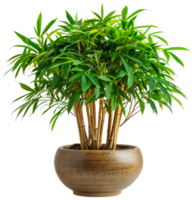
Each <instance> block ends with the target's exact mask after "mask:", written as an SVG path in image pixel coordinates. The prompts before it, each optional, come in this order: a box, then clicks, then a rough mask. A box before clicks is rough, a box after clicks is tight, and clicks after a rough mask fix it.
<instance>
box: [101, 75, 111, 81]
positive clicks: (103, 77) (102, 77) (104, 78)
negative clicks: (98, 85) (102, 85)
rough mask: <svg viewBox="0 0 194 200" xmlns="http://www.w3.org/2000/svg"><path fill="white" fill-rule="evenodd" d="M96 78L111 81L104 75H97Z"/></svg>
mask: <svg viewBox="0 0 194 200" xmlns="http://www.w3.org/2000/svg"><path fill="white" fill-rule="evenodd" d="M98 78H100V79H102V80H104V81H111V80H110V78H108V77H106V76H103V75H102V76H99V77H98Z"/></svg>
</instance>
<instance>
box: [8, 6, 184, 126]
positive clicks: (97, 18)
mask: <svg viewBox="0 0 194 200" xmlns="http://www.w3.org/2000/svg"><path fill="white" fill-rule="evenodd" d="M143 11H145V9H140V10H137V11H135V12H133V13H132V14H128V7H127V6H125V7H124V8H123V10H122V12H121V14H120V15H116V14H115V12H116V11H113V12H110V13H109V14H107V15H106V16H105V14H104V9H103V5H102V7H101V14H97V13H95V12H93V11H92V12H93V14H94V18H91V19H85V20H82V19H79V18H78V15H77V14H76V16H75V17H72V16H71V15H70V14H69V13H68V11H66V18H67V20H66V21H60V23H61V24H60V25H59V26H58V28H57V29H55V30H53V31H51V32H49V33H48V31H49V30H50V28H51V26H52V25H53V24H54V23H55V22H56V20H57V19H54V20H52V21H50V22H49V23H48V25H47V26H46V27H45V28H44V29H43V30H42V14H41V13H40V15H39V16H38V19H37V23H36V27H34V31H35V34H36V37H32V38H28V37H25V36H23V35H22V34H20V33H17V32H15V33H16V35H17V36H18V37H19V38H20V39H21V40H22V41H23V44H22V45H15V47H21V48H23V51H22V53H21V54H18V55H15V56H13V57H12V58H10V59H9V61H10V62H11V64H13V66H12V68H11V69H10V70H9V71H12V72H14V73H15V77H17V76H18V74H19V73H20V71H22V72H23V73H24V72H25V70H26V69H27V68H28V67H30V68H31V69H32V70H31V76H32V77H33V81H32V82H33V84H34V87H33V88H31V87H29V86H27V85H25V84H20V85H21V87H22V88H23V89H24V90H26V91H28V93H27V94H25V95H24V96H22V97H19V98H18V99H16V100H15V101H17V100H19V99H24V101H25V103H24V104H22V105H21V106H20V107H19V108H17V109H16V110H18V115H20V113H21V112H22V111H24V114H23V116H25V115H26V113H27V111H28V110H29V109H30V107H32V113H34V112H35V110H36V109H37V108H38V107H39V106H40V105H42V104H45V103H46V104H47V105H48V108H47V109H46V110H45V111H44V112H43V114H44V113H46V112H47V111H48V110H49V109H51V108H52V107H54V106H55V107H56V109H55V111H54V115H53V117H52V119H51V121H50V123H51V124H52V129H53V127H54V125H55V122H56V121H57V118H58V117H59V116H60V115H61V114H63V113H64V112H65V111H66V110H67V112H68V113H70V112H71V111H72V108H73V105H74V102H75V101H81V104H82V105H83V104H89V103H91V102H93V101H97V100H98V99H100V98H104V102H105V106H106V110H107V111H108V109H109V107H108V102H109V100H111V102H112V103H111V106H112V109H113V110H115V108H116V106H117V105H118V104H120V105H121V107H122V111H123V113H125V108H124V103H125V102H130V101H131V97H133V98H134V99H136V100H137V101H139V104H140V108H141V112H142V114H143V112H144V110H145V104H150V106H151V108H152V109H153V112H155V113H157V106H156V103H157V104H158V105H159V106H160V107H161V108H163V105H164V106H166V107H168V108H169V109H170V110H171V104H172V99H174V100H175V101H177V102H178V103H179V104H180V105H181V106H182V103H181V102H180V100H179V99H178V98H177V97H175V96H174V95H176V94H179V95H181V96H183V97H186V96H185V94H184V93H183V92H182V91H181V89H180V88H179V87H178V86H176V85H175V84H174V79H173V76H174V75H175V72H174V71H173V70H172V69H171V68H170V66H169V61H170V59H174V60H176V61H177V62H178V63H179V64H180V65H182V66H184V64H183V62H182V61H181V59H180V58H178V57H177V56H176V55H175V54H174V53H172V51H175V50H188V49H186V48H183V47H168V42H167V41H166V40H165V39H164V38H163V37H161V36H160V34H161V33H162V32H161V31H153V32H151V30H152V29H157V27H156V26H154V25H143V26H136V25H135V20H136V18H137V17H138V15H139V13H140V12H143ZM155 40H157V41H159V42H157V41H155ZM160 42H161V44H160ZM92 91H95V92H92ZM86 92H87V93H90V94H91V95H90V96H89V97H88V98H85V95H84V94H85V93H86ZM143 99H144V100H146V103H145V101H143Z"/></svg>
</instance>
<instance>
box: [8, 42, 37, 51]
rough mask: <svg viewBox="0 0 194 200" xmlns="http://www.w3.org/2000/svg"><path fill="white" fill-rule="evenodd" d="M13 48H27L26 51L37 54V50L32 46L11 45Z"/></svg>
mask: <svg viewBox="0 0 194 200" xmlns="http://www.w3.org/2000/svg"><path fill="white" fill-rule="evenodd" d="M11 46H12V47H19V48H26V49H30V50H32V51H33V52H37V50H35V49H34V48H32V47H31V46H28V45H24V44H14V45H11Z"/></svg>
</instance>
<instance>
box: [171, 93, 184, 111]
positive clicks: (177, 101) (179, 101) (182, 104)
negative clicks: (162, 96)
mask: <svg viewBox="0 0 194 200" xmlns="http://www.w3.org/2000/svg"><path fill="white" fill-rule="evenodd" d="M170 96H171V98H172V99H173V100H174V101H175V103H176V104H177V105H178V106H179V107H180V109H181V110H182V111H185V110H186V109H185V106H184V102H183V101H182V100H181V99H180V98H178V97H177V96H176V95H175V94H170Z"/></svg>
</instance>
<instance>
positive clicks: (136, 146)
mask: <svg viewBox="0 0 194 200" xmlns="http://www.w3.org/2000/svg"><path fill="white" fill-rule="evenodd" d="M75 143H79V142H75ZM72 144H73V143H72ZM72 144H63V145H59V146H58V148H59V149H61V150H69V151H78V152H85V151H93V152H94V151H96V152H115V151H128V150H130V151H133V150H135V149H136V148H140V146H138V145H135V144H127V143H119V145H118V146H130V147H132V148H131V149H120V150H78V149H69V147H70V146H72Z"/></svg>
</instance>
